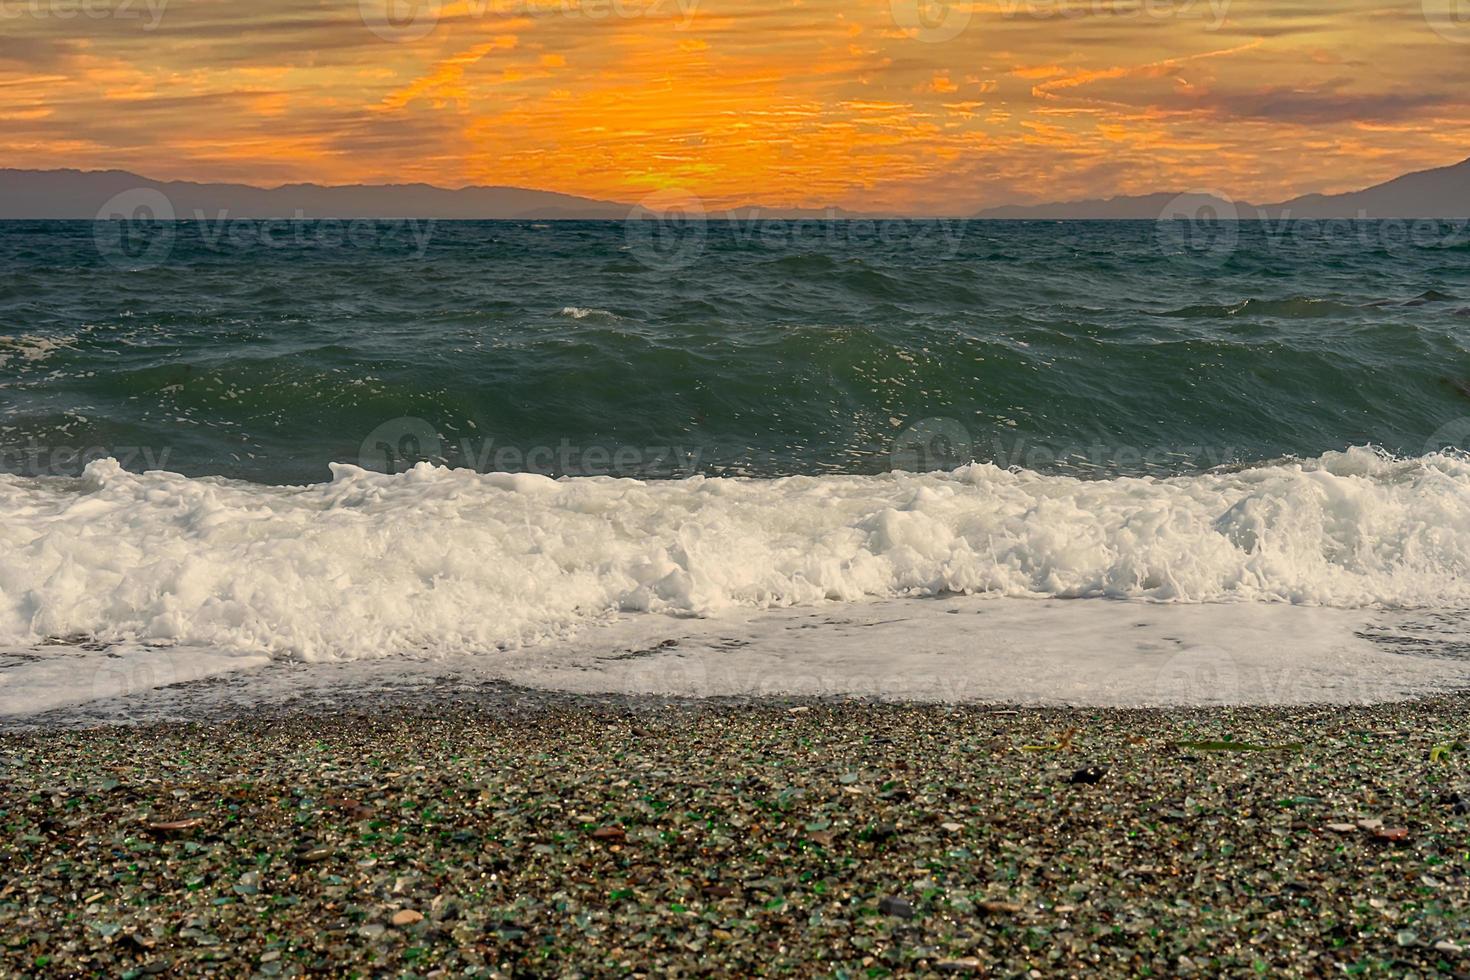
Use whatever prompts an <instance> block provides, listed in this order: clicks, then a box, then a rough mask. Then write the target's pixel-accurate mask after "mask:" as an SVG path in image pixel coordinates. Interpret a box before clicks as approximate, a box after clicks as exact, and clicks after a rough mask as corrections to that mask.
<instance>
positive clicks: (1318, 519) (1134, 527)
mask: <svg viewBox="0 0 1470 980" xmlns="http://www.w3.org/2000/svg"><path fill="white" fill-rule="evenodd" d="M947 592H958V593H989V594H994V595H1000V596H1013V597H1032V598H1034V597H1089V596H1090V597H1112V598H1134V599H1146V600H1156V601H1169V602H1176V603H1201V602H1216V601H1232V602H1233V601H1270V602H1285V603H1305V604H1313V605H1324V606H1336V607H1344V608H1380V607H1464V606H1466V605H1470V460H1467V459H1465V458H1463V457H1460V456H1455V455H1433V456H1427V457H1424V458H1422V459H1412V460H1392V459H1387V458H1384V457H1382V456H1379V455H1378V454H1376V453H1373V452H1371V451H1368V450H1364V449H1354V450H1350V451H1348V452H1344V453H1329V454H1327V455H1325V456H1323V457H1321V458H1320V459H1316V460H1309V461H1304V462H1300V463H1295V462H1293V463H1283V464H1280V465H1271V466H1262V467H1258V468H1254V469H1248V470H1242V471H1239V472H1233V473H1215V474H1208V475H1201V476H1192V477H1180V478H1174V479H1148V478H1140V479H1113V480H1097V481H1086V480H1078V479H1074V478H1070V477H1061V476H1042V475H1038V474H1036V473H1031V472H1010V471H1004V470H1000V469H997V468H995V467H993V466H989V465H972V466H968V467H964V468H962V469H960V470H957V471H955V472H953V473H948V474H941V473H931V474H908V473H893V474H888V475H882V476H821V477H791V478H786V479H779V480H754V479H714V478H699V477H696V478H692V479H687V480H678V481H672V480H671V481H653V482H639V481H635V480H618V479H612V478H606V477H598V478H581V479H566V480H560V481H556V480H551V479H548V478H545V477H541V476H534V475H514V474H477V473H473V472H469V471H463V470H448V469H444V468H436V467H432V466H429V465H427V464H421V465H420V466H418V467H415V468H414V469H413V470H411V471H409V472H407V473H403V474H399V475H396V476H390V475H384V474H379V473H372V472H368V471H366V470H362V469H359V468H357V467H354V466H347V465H337V466H334V467H333V479H332V480H331V482H329V483H323V484H319V485H314V486H308V487H265V486H259V485H255V484H249V483H239V482H232V481H227V480H222V479H217V478H209V479H190V478H187V477H183V476H179V475H175V474H170V473H163V472H152V473H146V474H141V475H139V474H134V473H129V472H126V471H124V470H122V469H121V468H120V467H119V466H118V465H117V464H116V463H115V462H113V461H111V460H103V461H99V462H95V463H92V464H91V465H89V466H88V468H87V470H86V472H85V475H84V476H83V477H82V478H81V479H80V480H57V479H47V480H33V479H23V478H19V477H10V476H6V477H0V645H3V646H4V647H6V648H10V649H15V648H18V647H23V646H25V645H28V644H36V643H38V642H42V641H44V640H46V639H48V638H56V637H62V638H72V637H89V638H94V639H96V640H100V641H102V642H114V643H167V644H172V645H178V646H199V647H209V648H211V649H214V650H218V651H231V652H234V653H236V654H265V655H269V656H271V657H274V658H278V659H280V658H289V659H296V660H307V661H315V660H332V659H357V658H367V657H378V656H386V655H393V654H414V655H423V654H426V653H427V654H431V655H436V656H437V655H443V654H448V653H454V652H473V651H488V650H496V649H505V648H512V647H524V646H527V645H536V644H544V643H547V642H548V641H553V640H559V639H560V640H564V639H566V638H567V637H568V636H570V635H571V634H573V633H574V632H575V631H576V630H577V629H578V628H579V627H583V626H586V625H587V624H589V623H592V622H596V621H600V620H605V619H608V618H610V617H613V616H615V615H616V614H618V613H620V612H621V613H629V612H647V613H654V614H673V615H693V616H708V615H715V614H721V613H731V612H738V611H740V610H756V609H762V608H776V607H788V606H797V605H802V604H812V603H825V602H829V601H838V602H851V601H857V600H868V599H874V598H881V597H896V596H926V595H936V594H942V593H947Z"/></svg>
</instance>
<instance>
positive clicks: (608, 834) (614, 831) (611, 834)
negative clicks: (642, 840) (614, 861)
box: [592, 824, 628, 841]
mask: <svg viewBox="0 0 1470 980" xmlns="http://www.w3.org/2000/svg"><path fill="white" fill-rule="evenodd" d="M627 838H628V832H627V831H626V830H624V829H623V828H622V827H619V826H617V825H616V824H610V825H608V826H606V827H598V828H597V829H596V830H594V831H593V832H592V839H593V840H606V841H623V840H627Z"/></svg>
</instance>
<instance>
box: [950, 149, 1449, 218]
mask: <svg viewBox="0 0 1470 980" xmlns="http://www.w3.org/2000/svg"><path fill="white" fill-rule="evenodd" d="M1211 214H1214V215H1216V216H1218V217H1222V218H1227V219H1229V218H1240V219H1243V220H1251V219H1258V218H1283V217H1284V218H1317V219H1326V218H1370V219H1371V218H1466V217H1470V160H1462V161H1461V162H1459V163H1456V164H1453V165H1451V166H1448V167H1438V168H1435V169H1433V170H1420V171H1417V172H1415V173H1409V174H1404V175H1403V176H1402V177H1395V178H1394V179H1393V180H1390V181H1387V182H1385V183H1382V184H1375V185H1374V186H1372V187H1369V188H1366V189H1364V190H1360V191H1352V192H1350V193H1347V194H1305V195H1303V196H1301V197H1294V198H1292V199H1291V200H1289V201H1281V202H1279V203H1276V204H1251V203H1249V202H1245V201H1230V200H1228V199H1226V198H1224V197H1221V196H1218V195H1216V194H1211V193H1204V192H1186V193H1170V192H1163V193H1156V194H1143V195H1139V196H1136V197H1110V198H1107V199H1106V200H1103V199H1094V200H1086V201H1068V202H1064V203H1058V204H1035V205H1010V206H1006V207H998V208H987V209H986V210H984V211H981V212H979V213H978V214H976V215H975V217H976V218H1009V219H1030V220H1052V221H1062V220H1084V219H1113V220H1129V219H1133V220H1148V221H1153V220H1157V219H1159V218H1195V217H1204V216H1208V215H1211Z"/></svg>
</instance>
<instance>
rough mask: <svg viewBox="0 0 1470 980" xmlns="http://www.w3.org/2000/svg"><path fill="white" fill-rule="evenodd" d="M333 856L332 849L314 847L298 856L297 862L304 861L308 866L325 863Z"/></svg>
mask: <svg viewBox="0 0 1470 980" xmlns="http://www.w3.org/2000/svg"><path fill="white" fill-rule="evenodd" d="M331 856H332V849H331V848H330V847H313V848H309V849H307V850H305V851H301V852H300V853H299V854H297V855H296V860H298V861H303V862H305V863H306V864H316V863H317V862H318V861H325V860H326V859H327V858H329V857H331Z"/></svg>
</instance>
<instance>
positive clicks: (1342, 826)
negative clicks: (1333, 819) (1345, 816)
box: [1327, 823, 1358, 834]
mask: <svg viewBox="0 0 1470 980" xmlns="http://www.w3.org/2000/svg"><path fill="white" fill-rule="evenodd" d="M1327 829H1328V830H1330V831H1332V832H1333V833H1334V834H1351V833H1352V832H1353V831H1355V830H1357V829H1358V825H1357V824H1355V823H1330V824H1328V825H1327Z"/></svg>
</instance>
